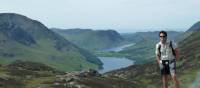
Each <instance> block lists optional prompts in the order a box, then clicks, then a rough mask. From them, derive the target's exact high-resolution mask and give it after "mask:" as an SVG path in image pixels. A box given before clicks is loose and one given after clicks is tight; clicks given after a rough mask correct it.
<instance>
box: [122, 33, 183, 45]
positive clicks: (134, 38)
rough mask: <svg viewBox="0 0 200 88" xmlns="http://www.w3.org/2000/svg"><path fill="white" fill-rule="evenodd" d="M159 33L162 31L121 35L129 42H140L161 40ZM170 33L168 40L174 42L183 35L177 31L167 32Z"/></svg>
mask: <svg viewBox="0 0 200 88" xmlns="http://www.w3.org/2000/svg"><path fill="white" fill-rule="evenodd" d="M159 32H160V31H149V32H136V33H123V34H121V35H122V37H123V38H124V39H125V40H126V41H129V42H135V43H137V42H140V41H142V40H143V39H150V40H155V41H158V40H159V35H158V34H159ZM167 33H168V39H169V40H174V38H175V37H176V36H177V34H181V33H182V32H177V31H167Z"/></svg>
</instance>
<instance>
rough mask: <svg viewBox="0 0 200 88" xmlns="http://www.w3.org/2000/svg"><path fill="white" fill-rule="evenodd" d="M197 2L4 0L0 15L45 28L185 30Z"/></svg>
mask: <svg viewBox="0 0 200 88" xmlns="http://www.w3.org/2000/svg"><path fill="white" fill-rule="evenodd" d="M199 4H200V1H199V0H185V1H183V0H151V1H146V0H59V1H57V0H51V1H49V0H41V1H40V0H5V1H1V3H0V8H1V9H0V13H17V14H21V15H25V16H27V17H29V18H31V19H34V20H38V21H40V22H42V23H43V24H44V25H46V26H47V27H48V28H61V29H70V28H81V29H93V30H101V29H103V30H106V29H114V30H116V31H118V32H120V33H126V32H137V31H141V32H142V31H159V30H174V31H175V30H176V31H186V30H187V29H188V28H190V27H191V26H192V25H193V24H194V23H196V22H198V21H200V20H199V19H200V12H199V11H198V7H199Z"/></svg>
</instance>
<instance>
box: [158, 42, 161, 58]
mask: <svg viewBox="0 0 200 88" xmlns="http://www.w3.org/2000/svg"><path fill="white" fill-rule="evenodd" d="M160 49H161V45H160V44H159V46H158V54H159V57H161V51H160Z"/></svg>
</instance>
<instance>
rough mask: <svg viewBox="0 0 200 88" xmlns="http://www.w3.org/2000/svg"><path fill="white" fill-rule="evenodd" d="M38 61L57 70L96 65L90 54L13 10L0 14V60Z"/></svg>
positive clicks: (4, 61) (6, 61)
mask: <svg viewBox="0 0 200 88" xmlns="http://www.w3.org/2000/svg"><path fill="white" fill-rule="evenodd" d="M15 60H28V61H35V62H42V63H45V64H46V65H49V66H52V67H54V68H56V69H59V70H65V71H72V70H81V69H85V68H98V66H101V65H102V63H101V61H100V60H99V59H97V58H96V57H95V56H94V55H92V54H90V53H89V52H87V51H85V50H82V49H80V48H78V47H77V46H75V45H74V44H72V43H70V42H68V41H67V40H66V39H65V38H63V37H62V36H60V35H58V34H56V33H54V32H53V31H51V30H49V29H48V28H47V27H46V26H44V25H43V24H42V23H40V22H38V21H36V20H32V19H30V18H27V17H25V16H22V15H19V14H14V13H1V14H0V63H2V64H8V63H10V62H12V61H15Z"/></svg>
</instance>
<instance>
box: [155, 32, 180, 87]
mask: <svg viewBox="0 0 200 88" xmlns="http://www.w3.org/2000/svg"><path fill="white" fill-rule="evenodd" d="M159 37H160V42H159V43H157V44H156V52H155V53H156V59H157V62H158V65H159V67H160V71H161V75H162V81H163V88H168V76H171V77H172V79H173V81H174V83H175V87H176V88H179V81H178V79H177V77H176V60H177V59H178V58H179V51H178V48H177V45H176V43H174V42H172V41H167V32H165V31H160V33H159Z"/></svg>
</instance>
